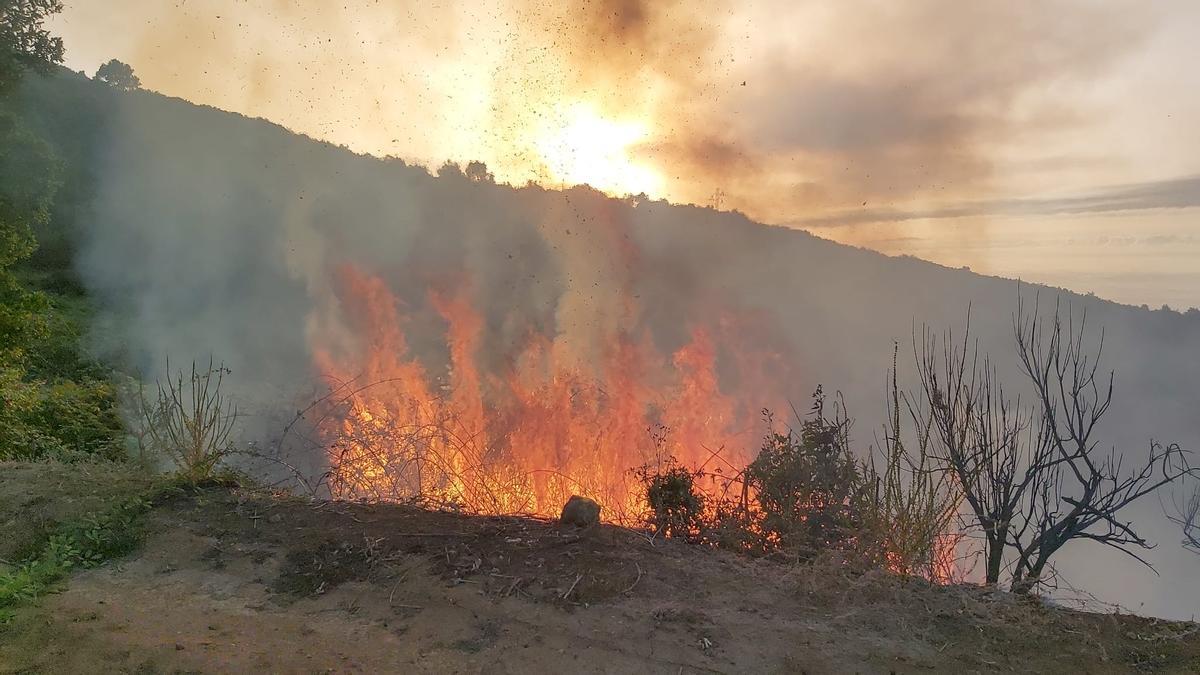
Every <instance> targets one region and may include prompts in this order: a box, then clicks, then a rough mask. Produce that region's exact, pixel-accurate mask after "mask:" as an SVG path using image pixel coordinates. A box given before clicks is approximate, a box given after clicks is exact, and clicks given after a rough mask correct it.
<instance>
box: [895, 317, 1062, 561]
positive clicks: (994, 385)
mask: <svg viewBox="0 0 1200 675" xmlns="http://www.w3.org/2000/svg"><path fill="white" fill-rule="evenodd" d="M914 344H917V341H916V339H915V336H914ZM919 344H920V346H919V347H918V348H917V352H916V359H917V372H918V375H919V378H920V384H921V389H922V392H921V393H922V394H923V396H924V398H925V400H926V402H927V403H928V405H929V410H930V417H931V420H932V425H931V426H932V428H931V434H930V435H931V436H932V437H933V439H934V441H935V447H936V448H937V453H936V459H937V460H938V461H939V462H941V464H942V465H943V466H944V467H945V468H946V469H948V470H949V471H950V472H951V473H952V474H953V475H954V477H955V479H956V480H957V481H958V483H959V485H960V487H961V489H962V494H963V499H964V500H965V501H966V503H967V505H968V506H969V507H970V509H971V512H972V514H973V516H974V518H975V520H976V522H977V523H978V525H979V529H980V530H981V531H982V533H983V540H984V551H983V557H984V580H985V582H986V583H988V584H998V583H999V582H1000V576H1001V574H1002V573H1003V569H1004V552H1005V549H1006V547H1007V545H1008V542H1009V539H1010V533H1011V531H1012V528H1013V526H1014V524H1016V523H1019V522H1020V521H1021V516H1022V507H1023V505H1024V503H1025V502H1026V495H1027V494H1028V492H1029V491H1030V489H1031V487H1033V486H1035V485H1037V484H1039V482H1040V480H1041V476H1042V474H1043V473H1044V472H1045V471H1046V470H1047V469H1048V468H1049V467H1051V466H1052V465H1053V463H1054V462H1053V458H1052V452H1051V450H1052V447H1051V444H1050V443H1049V442H1048V441H1049V439H1048V437H1047V435H1046V434H1045V433H1044V428H1043V425H1041V424H1039V423H1038V421H1037V415H1036V411H1035V410H1034V409H1033V408H1031V407H1024V406H1023V405H1022V402H1021V400H1020V398H1019V397H1017V398H1016V399H1015V400H1010V399H1009V398H1008V397H1007V395H1006V394H1005V391H1004V386H1003V384H1002V383H1001V382H1000V379H999V377H998V376H997V373H996V369H995V367H994V365H993V364H992V363H991V360H990V359H989V358H988V357H987V356H986V355H980V353H979V348H978V344H976V343H972V341H971V324H970V314H969V313H968V318H967V324H966V329H965V330H964V332H963V336H962V340H961V342H958V341H956V340H955V338H954V335H953V333H947V334H945V335H944V336H943V339H942V340H941V342H940V345H939V341H938V339H937V337H936V336H935V335H934V334H933V333H932V331H930V330H929V329H928V328H923V329H922V333H921V340H920V343H919Z"/></svg>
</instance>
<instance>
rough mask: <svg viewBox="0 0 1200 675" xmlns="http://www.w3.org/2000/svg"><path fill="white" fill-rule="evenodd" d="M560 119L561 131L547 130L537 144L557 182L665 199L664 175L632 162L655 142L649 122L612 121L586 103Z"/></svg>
mask: <svg viewBox="0 0 1200 675" xmlns="http://www.w3.org/2000/svg"><path fill="white" fill-rule="evenodd" d="M554 118H555V119H556V120H557V121H559V123H560V126H555V127H552V128H548V129H546V130H545V131H544V132H543V133H542V134H540V135H539V138H538V141H537V151H538V154H540V155H541V157H542V161H543V162H545V164H546V169H547V170H548V171H549V173H550V178H551V179H553V180H555V181H560V182H562V183H566V184H569V185H578V184H581V183H586V184H588V185H591V186H592V187H594V188H596V189H598V190H603V191H605V192H608V193H611V194H638V193H642V192H645V193H647V194H650V195H659V194H661V188H662V183H663V180H662V176H661V175H659V173H658V172H657V171H655V170H653V169H651V168H649V167H647V166H645V165H642V164H639V163H637V162H636V161H634V159H633V158H632V157H630V152H631V151H632V150H633V148H635V147H636V146H637V145H638V144H640V143H643V142H645V141H646V139H647V138H648V137H649V129H648V128H647V126H646V125H645V124H644V123H641V122H633V121H616V120H612V119H607V118H604V117H601V116H600V115H599V114H598V113H597V112H596V111H595V110H594V109H593V108H592V107H590V106H588V105H584V104H576V105H574V106H571V107H570V108H567V109H566V110H565V111H564V113H563V114H562V115H556V116H554Z"/></svg>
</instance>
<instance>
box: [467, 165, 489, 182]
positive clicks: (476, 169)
mask: <svg viewBox="0 0 1200 675" xmlns="http://www.w3.org/2000/svg"><path fill="white" fill-rule="evenodd" d="M463 173H465V174H466V176H467V178H470V179H471V180H473V181H475V182H476V183H493V182H495V176H493V175H492V172H491V171H488V168H487V164H484V163H483V162H481V161H479V160H472V161H470V162H467V167H466V169H465V170H464V171H463Z"/></svg>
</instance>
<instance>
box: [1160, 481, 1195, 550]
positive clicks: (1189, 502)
mask: <svg viewBox="0 0 1200 675" xmlns="http://www.w3.org/2000/svg"><path fill="white" fill-rule="evenodd" d="M1164 511H1165V512H1166V514H1167V518H1169V519H1170V520H1171V522H1173V523H1175V524H1176V525H1178V526H1179V529H1180V531H1181V532H1182V533H1183V542H1182V544H1183V547H1184V548H1186V549H1187V550H1189V551H1191V552H1193V553H1200V485H1197V486H1195V487H1193V488H1192V490H1191V491H1190V492H1187V493H1184V496H1180V495H1179V494H1178V493H1177V494H1173V495H1172V498H1171V504H1170V506H1169V507H1166V506H1164Z"/></svg>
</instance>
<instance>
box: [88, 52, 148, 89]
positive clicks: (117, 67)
mask: <svg viewBox="0 0 1200 675" xmlns="http://www.w3.org/2000/svg"><path fill="white" fill-rule="evenodd" d="M96 79H97V80H98V81H100V82H103V83H104V84H107V85H108V86H110V87H113V88H115V89H120V90H122V91H133V90H134V89H138V88H140V87H141V86H142V80H141V79H140V78H138V76H137V75H134V74H133V67H132V66H130V65H129V64H128V63H124V62H122V61H118V60H116V59H113V60H111V61H109V62H108V63H105V64H104V65H102V66H100V67H99V68H98V69H96Z"/></svg>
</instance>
